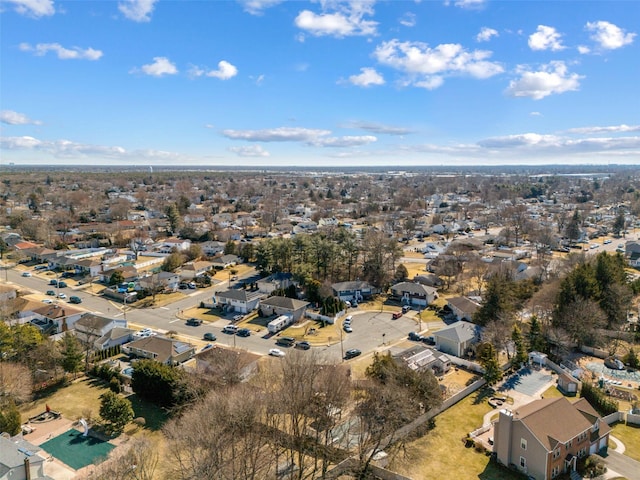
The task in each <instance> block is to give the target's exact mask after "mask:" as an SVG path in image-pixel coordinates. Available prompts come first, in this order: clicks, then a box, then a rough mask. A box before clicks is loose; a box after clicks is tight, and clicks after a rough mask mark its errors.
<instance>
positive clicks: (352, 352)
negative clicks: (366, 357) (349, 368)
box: [344, 348, 362, 360]
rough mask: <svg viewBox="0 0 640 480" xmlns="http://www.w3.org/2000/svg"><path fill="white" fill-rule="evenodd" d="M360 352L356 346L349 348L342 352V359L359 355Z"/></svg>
mask: <svg viewBox="0 0 640 480" xmlns="http://www.w3.org/2000/svg"><path fill="white" fill-rule="evenodd" d="M361 353H362V352H361V351H360V350H358V349H357V348H352V349H351V350H347V351H346V353H345V354H344V359H345V360H349V359H350V358H355V357H357V356H358V355H360V354H361Z"/></svg>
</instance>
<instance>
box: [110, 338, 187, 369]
mask: <svg viewBox="0 0 640 480" xmlns="http://www.w3.org/2000/svg"><path fill="white" fill-rule="evenodd" d="M122 351H123V352H124V353H126V354H128V355H134V356H136V357H141V358H149V359H152V360H155V361H156V362H160V363H164V364H166V365H179V364H181V363H183V362H186V361H187V360H189V359H190V358H191V357H193V356H194V355H195V353H196V349H195V347H194V346H193V345H191V344H190V343H185V342H180V341H178V340H174V339H172V338H167V337H161V336H151V337H145V338H141V339H140V340H135V341H133V342H131V343H128V344H127V345H125V346H123V347H122Z"/></svg>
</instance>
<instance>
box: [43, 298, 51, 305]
mask: <svg viewBox="0 0 640 480" xmlns="http://www.w3.org/2000/svg"><path fill="white" fill-rule="evenodd" d="M42 303H49V304H51V303H53V300H51V299H50V298H43V299H42Z"/></svg>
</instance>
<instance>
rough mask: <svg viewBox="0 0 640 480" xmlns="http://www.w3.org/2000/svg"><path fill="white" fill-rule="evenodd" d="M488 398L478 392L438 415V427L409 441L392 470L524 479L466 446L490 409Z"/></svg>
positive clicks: (424, 475)
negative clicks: (465, 438) (467, 439)
mask: <svg viewBox="0 0 640 480" xmlns="http://www.w3.org/2000/svg"><path fill="white" fill-rule="evenodd" d="M486 398H488V397H487V395H486V394H485V393H484V392H482V391H479V392H476V393H474V394H471V395H470V396H468V397H467V398H465V399H464V400H462V401H460V402H459V403H457V404H456V405H454V406H453V407H451V408H449V409H448V410H447V411H445V412H443V413H441V414H440V415H438V416H437V417H436V418H435V422H436V426H435V428H434V429H433V430H431V431H430V432H429V433H427V434H426V435H425V436H424V437H421V438H419V439H417V440H415V441H413V442H411V443H409V444H407V448H406V453H405V454H401V455H399V456H398V457H397V458H395V459H394V461H393V463H392V464H391V465H390V468H391V470H393V471H396V472H398V473H400V474H402V475H406V476H408V477H411V478H413V479H414V480H421V479H424V480H428V479H442V478H464V479H474V478H475V479H479V480H521V479H522V477H521V476H519V475H517V474H515V473H513V472H510V471H508V470H506V469H503V468H500V467H498V466H497V465H496V464H495V463H492V462H490V461H489V457H488V456H487V455H485V454H483V453H478V452H476V451H475V450H474V449H473V448H466V447H465V446H464V443H463V442H462V439H463V438H464V437H466V435H467V434H468V433H469V432H471V431H473V430H475V429H476V428H479V427H480V426H481V425H482V420H483V416H484V414H485V413H487V412H489V411H491V407H490V406H489V404H488V403H487V401H486Z"/></svg>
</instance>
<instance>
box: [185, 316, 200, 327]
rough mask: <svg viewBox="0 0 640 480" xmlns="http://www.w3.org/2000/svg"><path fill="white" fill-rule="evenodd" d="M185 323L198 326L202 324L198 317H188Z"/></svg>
mask: <svg viewBox="0 0 640 480" xmlns="http://www.w3.org/2000/svg"><path fill="white" fill-rule="evenodd" d="M187 325H190V326H192V327H199V326H200V325H202V320H200V319H199V318H190V319H189V320H187Z"/></svg>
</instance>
